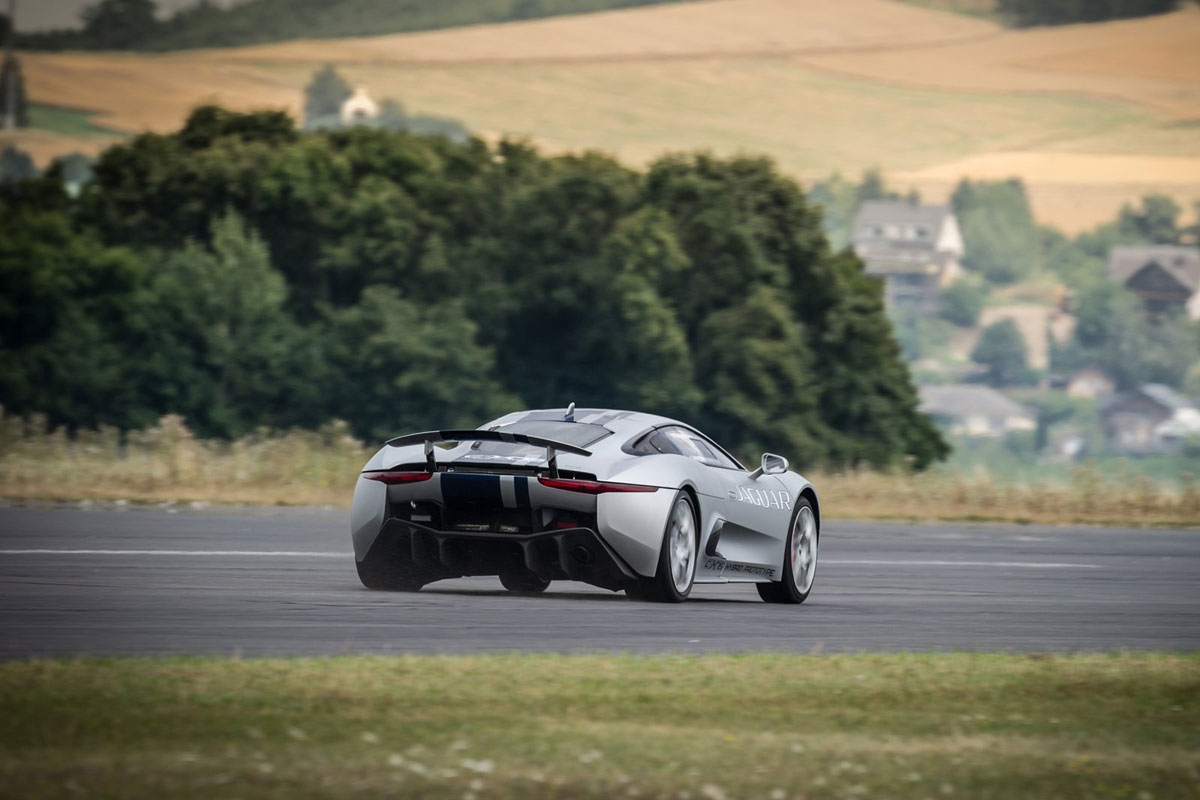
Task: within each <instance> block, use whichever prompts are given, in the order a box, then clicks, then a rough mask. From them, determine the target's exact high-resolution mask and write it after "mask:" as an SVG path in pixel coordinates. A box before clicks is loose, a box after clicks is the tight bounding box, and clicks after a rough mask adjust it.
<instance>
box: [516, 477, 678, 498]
mask: <svg viewBox="0 0 1200 800" xmlns="http://www.w3.org/2000/svg"><path fill="white" fill-rule="evenodd" d="M538 483H540V484H541V485H542V486H545V487H547V488H549V489H562V490H563V491H565V492H579V493H581V494H605V493H606V492H657V491H658V487H657V486H640V485H638V484H636V483H606V482H604V481H578V480H572V479H570V478H538Z"/></svg>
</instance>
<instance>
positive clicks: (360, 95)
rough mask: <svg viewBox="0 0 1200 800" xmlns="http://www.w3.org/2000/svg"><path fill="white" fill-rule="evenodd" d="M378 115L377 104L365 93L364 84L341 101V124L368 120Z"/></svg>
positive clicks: (353, 123) (352, 123)
mask: <svg viewBox="0 0 1200 800" xmlns="http://www.w3.org/2000/svg"><path fill="white" fill-rule="evenodd" d="M378 116H379V104H378V103H376V102H375V101H374V100H372V99H371V96H370V95H369V94H367V89H366V87H365V86H359V87H357V88H355V90H354V94H352V95H350V96H349V97H347V98H346V100H345V102H344V103H342V110H341V117H342V124H343V125H355V124H358V123H361V122H368V121H370V120H373V119H375V118H376V117H378Z"/></svg>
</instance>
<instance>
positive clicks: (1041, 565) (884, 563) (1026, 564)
mask: <svg viewBox="0 0 1200 800" xmlns="http://www.w3.org/2000/svg"><path fill="white" fill-rule="evenodd" d="M817 563H818V564H839V565H842V564H850V565H862V566H879V567H1002V568H1008V567H1016V568H1025V569H1104V567H1102V566H1100V565H1099V564H1056V563H1053V562H1038V561H889V560H886V559H853V560H848V559H837V558H822V559H819V560H818V562H817Z"/></svg>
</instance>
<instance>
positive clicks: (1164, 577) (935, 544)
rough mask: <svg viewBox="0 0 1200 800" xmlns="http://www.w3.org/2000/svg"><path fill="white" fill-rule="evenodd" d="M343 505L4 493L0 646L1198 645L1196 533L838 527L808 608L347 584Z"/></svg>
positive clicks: (700, 591) (7, 652) (589, 592)
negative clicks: (58, 503) (200, 503)
mask: <svg viewBox="0 0 1200 800" xmlns="http://www.w3.org/2000/svg"><path fill="white" fill-rule="evenodd" d="M347 520H348V512H345V511H324V510H313V509H284V510H276V509H242V510H221V511H217V512H213V511H190V510H179V511H175V510H171V511H168V510H163V509H132V508H126V509H125V510H113V507H112V506H110V505H106V506H104V507H103V508H102V509H91V510H76V509H65V508H32V507H7V508H0V631H2V632H3V633H2V635H0V658H5V659H12V658H28V657H34V656H65V655H151V654H156V655H157V654H168V653H176V654H208V655H222V656H228V655H231V654H241V655H245V656H255V655H324V654H337V653H397V652H415V653H461V652H481V651H516V650H521V651H557V652H568V651H569V652H588V651H626V652H662V651H681V652H707V651H728V652H748V651H785V652H814V651H816V652H822V651H823V652H857V651H895V650H1005V651H1078V650H1101V651H1113V650H1122V649H1131V650H1145V649H1156V650H1194V649H1200V531H1171V530H1124V529H1115V528H1088V527H1039V526H1002V525H974V524H971V525H964V524H950V523H941V524H921V525H916V524H903V523H896V524H891V523H888V524H884V523H866V522H849V521H830V522H829V523H827V524H826V525H825V527H824V529H823V530H822V536H821V549H820V559H819V567H818V572H817V583H816V586H815V588H814V591H813V594H812V596H811V597H810V598H809V601H808V602H807V603H805V604H804V605H801V606H775V605H767V604H764V603H762V602H761V601H760V600H759V599H758V595H757V593H756V592H755V591H754V588H753V587H752V586H746V585H742V586H738V585H722V586H699V587H697V588H696V589H695V590H694V591H693V594H692V598H691V600H689V601H688V602H686V603H684V604H682V605H656V604H649V603H640V602H634V601H632V600H629V599H627V598H626V597H625V596H624V595H623V594H613V593H611V592H607V591H604V590H601V589H595V588H593V587H589V586H586V585H584V584H578V583H570V582H561V583H558V582H556V583H554V584H552V585H551V587H550V590H549V591H548V592H546V593H545V594H543V595H540V596H537V597H516V596H512V595H509V594H507V593H506V592H504V590H503V589H502V588H501V587H500V584H499V581H497V580H496V579H494V578H467V579H462V580H456V581H445V582H441V583H436V584H432V585H430V586H428V587H426V588H425V589H424V590H422V591H421V592H419V593H416V594H403V593H390V592H372V591H368V590H366V589H364V588H362V586H361V585H360V584H359V581H358V576H357V575H356V573H355V569H354V559H353V555H352V553H351V549H350V537H349V533H348V523H347Z"/></svg>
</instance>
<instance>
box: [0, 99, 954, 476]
mask: <svg viewBox="0 0 1200 800" xmlns="http://www.w3.org/2000/svg"><path fill="white" fill-rule="evenodd" d="M0 192H2V193H3V195H2V197H0V204H2V206H0V330H2V331H3V341H2V342H0V402H2V403H3V404H4V406H5V407H6V408H7V409H8V410H10V411H12V412H15V413H31V412H42V413H46V414H48V415H49V416H50V418H51V419H52V420H53V421H54V422H56V423H62V424H67V425H71V426H83V425H87V426H93V425H97V424H112V425H118V426H122V427H131V426H140V425H144V424H147V423H148V422H150V421H152V420H153V419H155V418H156V417H157V416H158V415H160V414H163V413H166V412H179V413H183V414H185V415H186V416H187V418H188V420H189V423H190V424H191V425H193V426H194V427H195V428H196V429H198V430H199V431H201V432H202V433H204V434H208V435H221V436H232V435H237V434H240V433H242V432H244V431H246V430H247V429H250V428H253V427H255V426H260V425H269V426H273V427H286V426H305V427H312V426H316V425H319V424H321V423H323V422H324V421H326V420H328V419H330V418H335V417H337V418H343V419H347V420H348V421H349V422H350V423H351V424H352V426H353V428H354V430H355V431H356V432H357V433H358V434H359V435H361V436H364V437H369V438H375V439H377V438H380V437H383V436H387V435H392V434H396V433H397V432H401V431H404V430H408V429H420V428H427V427H431V426H439V425H457V424H469V425H474V424H478V423H479V422H481V421H482V420H484V419H486V418H487V417H488V416H490V415H493V414H496V413H498V412H503V411H505V410H510V409H512V408H514V407H519V406H532V407H539V406H549V407H556V406H564V405H566V403H568V402H571V401H575V402H577V403H579V404H580V405H581V406H583V405H600V406H615V407H633V408H639V409H645V410H651V411H658V412H662V413H667V414H673V415H680V416H682V417H684V418H685V419H688V420H694V421H695V422H696V424H698V425H700V426H701V427H702V428H703V429H705V430H706V431H707V432H709V433H710V434H712V435H713V436H716V437H718V438H719V439H721V440H723V441H725V442H728V443H729V445H730V446H732V447H734V448H736V449H737V450H738V451H739V452H742V453H747V454H754V453H755V452H756V451H760V450H762V449H765V448H767V447H771V448H775V449H779V450H782V451H783V452H786V453H788V454H789V455H790V456H792V457H793V458H795V459H796V460H797V461H798V462H800V463H808V464H812V463H824V464H830V465H846V464H869V465H875V466H884V465H888V464H892V463H895V462H897V461H898V460H900V459H903V458H905V457H910V458H911V460H912V461H914V462H915V464H916V465H918V466H924V465H926V464H928V463H929V462H931V461H933V460H935V459H938V458H940V457H942V456H944V455H945V453H946V447H945V445H944V443H943V441H942V439H941V438H940V436H939V434H938V433H937V431H936V430H935V429H934V427H933V426H932V425H931V423H930V422H929V420H928V419H927V418H926V417H924V416H923V415H921V414H919V413H918V412H917V398H916V395H915V391H914V388H913V386H912V384H911V381H910V378H909V375H908V371H907V368H906V367H905V366H904V364H903V362H902V361H901V359H900V357H899V350H898V348H897V345H896V343H895V341H894V339H893V337H892V330H891V326H890V324H889V322H888V320H887V318H886V316H885V314H884V309H883V302H882V297H881V289H880V285H879V283H878V281H876V280H874V279H871V278H868V277H866V276H865V275H864V273H863V269H862V265H861V263H860V262H859V261H858V259H857V258H855V257H854V256H853V255H851V254H849V253H848V252H840V253H839V252H834V251H833V250H832V249H831V248H830V247H829V245H828V243H827V241H826V239H825V237H824V236H823V234H822V232H821V229H820V223H819V214H818V212H817V211H816V210H815V208H814V206H812V205H810V204H809V203H808V202H807V201H806V199H805V197H804V195H803V193H802V192H801V190H800V188H799V187H798V186H797V184H796V183H794V182H793V181H792V180H790V179H788V178H785V177H783V176H781V175H780V174H779V173H778V171H777V170H776V168H775V166H774V165H773V164H772V163H771V162H770V161H768V160H766V159H756V158H734V159H728V160H725V159H718V158H714V157H711V156H708V155H704V154H689V155H674V156H669V157H665V158H662V159H660V160H659V161H657V162H656V163H654V164H653V165H652V166H651V167H650V168H649V169H648V170H647V171H645V172H637V171H633V170H630V169H627V168H625V167H623V166H621V165H619V164H618V163H617V162H615V161H614V160H612V159H611V158H609V157H607V156H603V155H598V154H593V153H588V154H582V155H570V156H559V157H553V158H551V157H546V156H543V155H541V154H539V153H538V152H537V151H536V150H534V149H533V148H531V147H529V146H528V145H525V144H523V143H520V142H511V141H506V142H502V143H500V144H498V145H495V146H489V145H486V144H484V143H483V142H481V141H479V140H475V139H472V140H469V141H467V142H465V143H455V142H452V141H450V140H447V139H445V138H441V137H422V136H417V135H413V134H409V133H404V132H391V131H385V130H377V129H376V130H373V129H352V130H346V131H337V132H326V133H302V132H300V131H297V130H296V128H295V127H294V125H293V123H292V122H291V120H289V119H288V118H287V117H286V116H284V115H282V114H277V113H257V114H234V113H230V112H226V111H223V110H221V109H218V108H212V107H209V108H203V109H199V110H197V111H196V112H195V113H194V114H193V115H192V116H191V117H190V118H189V120H188V122H187V123H186V125H185V126H184V127H183V129H182V130H180V131H179V132H177V133H174V134H170V135H156V134H145V135H142V136H139V137H136V138H135V139H133V140H131V141H129V142H127V143H125V144H121V145H117V146H114V147H112V148H111V149H109V150H108V151H106V152H105V153H104V154H103V155H102V156H101V157H100V159H99V160H98V161H97V163H96V164H95V165H94V175H93V178H92V180H91V181H90V182H89V183H87V184H86V185H85V187H84V189H83V191H82V192H81V193H80V195H79V196H78V198H74V199H73V198H71V197H70V196H68V195H67V194H66V193H65V192H64V191H63V189H62V183H61V180H59V176H57V175H56V174H54V171H51V173H50V174H48V175H47V176H45V177H43V178H40V179H36V180H28V181H23V182H18V183H10V184H7V185H6V186H5V187H3V188H2V189H0Z"/></svg>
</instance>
